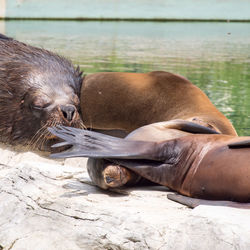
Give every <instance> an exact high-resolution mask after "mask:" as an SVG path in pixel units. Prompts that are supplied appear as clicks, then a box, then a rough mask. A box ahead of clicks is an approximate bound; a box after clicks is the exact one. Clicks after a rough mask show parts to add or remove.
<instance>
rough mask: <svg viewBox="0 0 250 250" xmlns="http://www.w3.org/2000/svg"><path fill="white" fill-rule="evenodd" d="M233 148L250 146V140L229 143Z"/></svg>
mask: <svg viewBox="0 0 250 250" xmlns="http://www.w3.org/2000/svg"><path fill="white" fill-rule="evenodd" d="M228 147H229V148H231V149H234V148H235V149H236V148H250V140H242V141H237V142H233V143H230V144H228Z"/></svg>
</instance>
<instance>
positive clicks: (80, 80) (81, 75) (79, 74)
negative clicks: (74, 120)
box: [75, 66, 85, 97]
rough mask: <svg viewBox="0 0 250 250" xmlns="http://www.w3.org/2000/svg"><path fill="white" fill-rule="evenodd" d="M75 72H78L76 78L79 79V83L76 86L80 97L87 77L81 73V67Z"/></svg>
mask: <svg viewBox="0 0 250 250" xmlns="http://www.w3.org/2000/svg"><path fill="white" fill-rule="evenodd" d="M75 72H76V77H77V78H78V80H77V83H76V85H75V91H76V94H77V95H78V97H80V95H81V89H82V84H83V81H84V78H85V75H84V74H83V71H81V69H80V67H79V66H77V67H76V69H75Z"/></svg>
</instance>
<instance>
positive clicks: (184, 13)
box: [0, 0, 250, 20]
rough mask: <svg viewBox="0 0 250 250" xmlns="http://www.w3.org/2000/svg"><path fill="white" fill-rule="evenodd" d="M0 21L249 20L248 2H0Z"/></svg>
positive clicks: (147, 0)
mask: <svg viewBox="0 0 250 250" xmlns="http://www.w3.org/2000/svg"><path fill="white" fill-rule="evenodd" d="M0 18H42V19H43V18H45V19H46V18H53V19H54V18H55V19H61V18H62V19H150V20H152V19H163V20H175V19H177V20H179V19H180V20H250V0H237V1H236V0H181V1H177V0H70V1H69V0H0Z"/></svg>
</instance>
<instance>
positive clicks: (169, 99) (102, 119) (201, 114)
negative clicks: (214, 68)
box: [81, 71, 236, 135]
mask: <svg viewBox="0 0 250 250" xmlns="http://www.w3.org/2000/svg"><path fill="white" fill-rule="evenodd" d="M81 112H82V118H83V122H84V124H85V125H86V126H87V127H88V128H92V129H99V130H112V129H115V130H117V129H120V130H123V131H125V132H126V134H128V133H129V132H131V131H133V130H135V129H137V128H139V127H142V126H144V125H147V124H151V123H155V122H161V121H169V120H174V119H182V120H187V121H193V122H195V123H198V124H201V125H203V126H206V127H210V128H213V129H214V130H216V131H218V132H220V133H223V134H229V135H236V131H235V129H234V128H233V126H232V125H231V123H230V122H229V120H228V119H227V118H226V117H225V116H224V115H223V114H221V113H220V112H219V111H218V110H217V109H216V107H215V106H214V105H213V104H212V103H211V101H210V100H209V99H208V97H207V96H206V95H205V94H204V93H203V92H202V91H201V90H200V89H199V88H198V87H196V86H195V85H193V84H192V83H191V82H190V81H189V80H187V79H186V78H184V77H183V76H179V75H175V74H172V73H168V72H163V71H155V72H150V73H120V72H104V73H96V74H90V75H87V76H86V77H85V78H84V81H83V85H82V89H81Z"/></svg>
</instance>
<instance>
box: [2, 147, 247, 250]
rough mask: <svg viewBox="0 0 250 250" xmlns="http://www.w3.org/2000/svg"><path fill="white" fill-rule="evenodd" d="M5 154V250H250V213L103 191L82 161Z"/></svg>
mask: <svg viewBox="0 0 250 250" xmlns="http://www.w3.org/2000/svg"><path fill="white" fill-rule="evenodd" d="M0 154H1V160H0V177H1V178H0V201H1V205H0V245H1V247H0V249H16V250H34V249H36V250H44V249H53V250H54V249H56V250H57V249H58V250H64V249H65V250H66V249H67V250H68V249H71V250H75V249H161V250H163V249H188V250H190V249H209V250H210V249H214V250H216V249H225V250H227V249H250V210H247V209H237V208H229V207H212V206H199V207H197V208H195V209H193V210H192V209H189V208H187V207H185V206H182V205H180V204H178V203H175V202H172V201H170V200H168V199H167V193H168V192H169V191H167V189H166V188H164V187H159V186H154V187H136V188H130V189H126V190H117V192H115V193H113V192H108V191H102V190H100V189H98V188H96V187H95V186H93V185H91V184H90V183H89V182H90V180H89V178H88V175H87V172H86V168H85V165H86V159H84V158H82V159H79V158H78V159H67V160H66V161H54V160H50V159H46V158H44V157H41V156H38V155H36V154H34V153H30V152H28V153H16V152H14V151H11V150H10V149H8V148H5V147H2V148H1V149H0Z"/></svg>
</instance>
